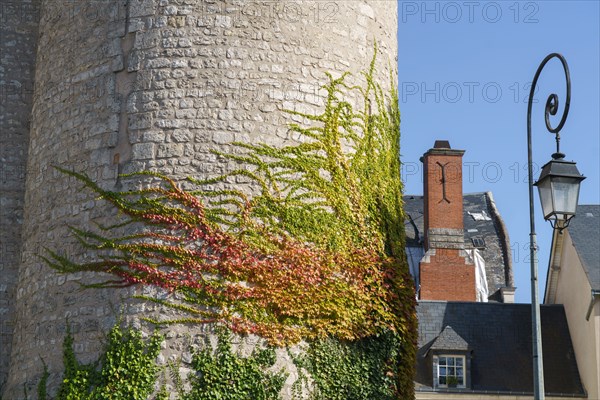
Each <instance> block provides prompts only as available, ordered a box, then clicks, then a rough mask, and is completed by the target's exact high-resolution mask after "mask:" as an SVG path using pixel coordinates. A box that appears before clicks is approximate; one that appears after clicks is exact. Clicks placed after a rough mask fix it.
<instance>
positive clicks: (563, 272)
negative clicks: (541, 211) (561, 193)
mask: <svg viewBox="0 0 600 400" xmlns="http://www.w3.org/2000/svg"><path fill="white" fill-rule="evenodd" d="M599 243H600V205H579V206H578V207H577V214H576V215H575V217H574V218H573V220H572V221H571V223H570V224H569V226H568V227H567V228H566V229H565V230H563V231H562V232H560V231H557V230H555V231H554V234H553V237H552V247H551V253H550V261H549V266H548V278H547V280H546V293H545V296H544V303H545V304H562V305H564V308H565V312H566V315H567V321H568V323H569V330H570V331H571V338H572V340H573V348H574V349H575V356H576V359H577V365H578V366H579V371H580V372H581V381H582V383H583V386H584V387H585V389H586V391H587V394H588V398H590V399H598V398H600V245H599Z"/></svg>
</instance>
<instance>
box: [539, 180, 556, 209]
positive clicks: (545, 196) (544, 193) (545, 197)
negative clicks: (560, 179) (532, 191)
mask: <svg viewBox="0 0 600 400" xmlns="http://www.w3.org/2000/svg"><path fill="white" fill-rule="evenodd" d="M537 187H538V190H539V194H540V202H541V203H542V212H543V213H544V218H545V219H548V217H549V216H550V214H552V210H553V208H554V207H553V206H552V186H551V185H550V179H548V178H545V179H543V180H541V181H539V182H538V183H537Z"/></svg>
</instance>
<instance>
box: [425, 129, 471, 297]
mask: <svg viewBox="0 0 600 400" xmlns="http://www.w3.org/2000/svg"><path fill="white" fill-rule="evenodd" d="M464 153H465V152H464V150H454V149H451V148H450V143H449V142H448V141H446V140H437V141H436V142H435V144H434V146H433V149H429V150H428V151H427V152H426V153H425V154H424V155H423V158H422V159H421V161H422V162H423V171H424V188H423V195H424V223H425V226H424V228H425V256H424V257H423V259H422V260H421V263H420V265H419V267H420V278H421V289H420V298H421V300H447V301H476V300H477V294H476V287H475V266H474V265H473V264H472V263H471V262H470V261H469V258H468V257H467V255H466V253H465V251H464V249H465V242H464V223H463V192H462V156H463V154H464Z"/></svg>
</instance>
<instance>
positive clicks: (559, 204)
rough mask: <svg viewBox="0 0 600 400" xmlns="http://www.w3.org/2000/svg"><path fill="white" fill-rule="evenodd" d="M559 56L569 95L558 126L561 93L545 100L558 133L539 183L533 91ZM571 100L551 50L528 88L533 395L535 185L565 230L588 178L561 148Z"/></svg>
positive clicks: (537, 356) (537, 381) (538, 351)
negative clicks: (534, 149) (534, 150)
mask: <svg viewBox="0 0 600 400" xmlns="http://www.w3.org/2000/svg"><path fill="white" fill-rule="evenodd" d="M555 57H556V58H558V59H559V60H560V62H561V63H562V66H563V69H564V71H565V77H566V80H567V99H566V102H565V109H564V112H563V116H562V118H561V120H560V122H559V123H558V125H557V126H556V127H555V128H552V126H551V125H550V115H556V112H557V111H558V96H557V95H556V94H554V93H553V94H551V95H550V96H548V100H547V101H546V109H545V118H546V129H547V130H548V132H550V133H554V135H555V136H556V153H554V154H552V160H551V161H549V162H548V163H546V164H545V165H544V166H543V167H542V173H541V175H540V177H539V179H538V181H537V182H536V183H533V172H532V164H533V162H532V153H531V109H532V105H533V94H534V91H535V88H536V85H537V81H538V78H539V76H540V73H541V72H542V69H543V68H544V66H545V65H546V64H547V63H548V61H550V60H551V59H552V58H555ZM570 103H571V77H570V75H569V67H568V65H567V61H566V60H565V58H564V57H563V56H562V55H560V54H558V53H552V54H549V55H548V56H546V58H544V60H543V61H542V63H541V64H540V66H539V67H538V69H537V71H536V73H535V76H534V78H533V82H532V84H531V90H530V92H529V103H528V105H527V161H528V173H529V224H530V234H529V237H530V245H529V253H530V260H531V320H532V341H533V374H534V375H533V378H534V388H533V389H534V399H535V400H543V399H544V367H543V365H544V364H543V359H542V337H541V329H540V328H541V326H540V303H539V296H538V261H537V243H536V234H535V221H534V208H533V186H534V185H535V186H537V187H538V190H539V195H540V201H541V203H542V211H543V213H544V219H545V220H547V221H550V224H551V225H552V227H553V228H554V229H558V230H559V231H562V230H563V229H564V228H566V227H567V226H568V225H569V221H570V220H571V218H573V216H575V209H576V208H577V200H578V198H579V184H580V183H581V181H582V180H584V179H585V177H583V176H582V175H581V174H580V173H579V171H578V170H577V167H576V166H575V163H574V162H570V161H565V160H564V157H565V155H564V154H563V153H561V152H560V130H561V129H562V127H563V125H564V124H565V121H566V119H567V115H568V114H569V106H570Z"/></svg>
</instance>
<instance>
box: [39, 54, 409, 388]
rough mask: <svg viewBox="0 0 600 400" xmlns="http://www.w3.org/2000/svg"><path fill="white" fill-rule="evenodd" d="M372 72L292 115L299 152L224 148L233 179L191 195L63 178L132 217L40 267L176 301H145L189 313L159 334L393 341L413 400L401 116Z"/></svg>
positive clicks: (84, 234)
mask: <svg viewBox="0 0 600 400" xmlns="http://www.w3.org/2000/svg"><path fill="white" fill-rule="evenodd" d="M375 61H376V60H375V57H374V58H373V60H372V62H371V65H370V67H369V69H368V70H367V71H366V72H364V73H363V78H364V81H365V82H366V83H365V85H364V86H361V87H353V86H352V87H351V86H349V85H348V84H347V83H346V81H347V74H345V75H343V76H341V77H339V78H334V77H333V76H332V75H328V77H329V83H328V84H326V85H325V86H324V90H325V92H326V97H325V105H324V108H323V110H322V111H321V112H319V113H315V114H307V113H301V112H297V111H291V110H288V111H287V112H288V113H290V114H293V115H296V116H299V117H302V119H303V120H304V121H309V123H308V124H303V125H301V124H291V125H290V126H289V129H290V131H291V132H293V133H296V134H297V135H298V136H299V137H300V138H301V140H300V141H299V142H298V143H295V144H291V145H287V146H282V147H277V146H271V145H267V144H257V145H251V144H248V143H239V142H236V143H232V145H231V146H232V151H230V152H216V154H218V155H219V156H220V157H223V158H225V159H228V160H231V161H235V162H237V163H238V165H239V168H238V169H236V170H234V171H232V172H230V173H228V174H226V175H223V176H219V177H216V178H214V179H207V180H197V179H194V178H189V179H188V186H187V187H188V189H186V190H184V189H183V188H182V187H181V186H180V185H179V184H178V183H177V182H175V181H173V180H172V179H170V178H168V177H166V176H164V175H161V174H157V173H154V172H141V173H136V174H131V175H126V176H124V177H123V178H124V179H125V178H130V179H136V178H138V179H139V178H140V177H144V178H152V179H153V181H152V182H153V183H151V184H150V185H149V186H146V187H144V188H143V189H140V190H136V191H113V190H107V189H104V188H101V187H100V186H99V185H98V184H96V183H95V182H94V181H93V180H92V179H90V178H89V177H88V176H87V175H85V174H81V173H77V172H73V171H68V170H65V169H60V170H61V171H62V172H64V173H65V174H68V175H70V176H72V177H75V178H76V179H77V180H79V181H81V182H82V183H83V184H84V185H85V186H86V187H88V188H89V189H91V190H92V191H94V192H95V193H96V194H97V195H99V196H100V197H101V198H103V199H105V200H106V201H108V202H109V203H110V204H112V205H113V206H114V207H116V208H117V209H118V210H119V211H120V212H121V213H120V214H119V215H122V216H125V218H126V219H125V220H119V221H117V222H116V224H115V225H113V226H109V227H103V226H99V227H98V229H95V230H82V229H77V228H71V230H72V232H73V234H74V235H75V237H77V239H79V241H80V243H81V244H82V245H83V246H84V247H85V248H87V249H89V250H91V251H93V252H95V253H96V254H97V256H98V257H97V260H98V261H95V262H87V263H83V264H79V263H76V262H74V261H73V260H71V259H70V258H69V257H66V256H63V255H60V254H58V253H56V252H53V251H49V252H48V254H47V255H46V256H45V257H44V259H45V260H46V262H47V263H48V265H50V266H51V267H53V268H55V269H57V270H58V271H60V272H63V273H72V272H79V271H96V272H105V273H109V274H111V275H113V277H114V279H111V280H109V281H106V282H103V283H100V284H96V285H93V286H101V287H124V286H130V285H135V284H142V285H150V286H156V287H160V288H164V289H167V290H169V291H171V292H175V293H177V294H178V295H179V296H177V297H178V301H177V302H172V301H169V300H163V299H156V298H148V297H144V298H145V299H147V300H150V301H154V302H157V303H160V304H162V305H165V306H168V307H172V308H174V309H177V310H179V311H181V312H182V313H184V314H187V315H184V316H182V318H178V319H174V320H166V321H165V320H160V321H153V322H156V323H181V322H185V323H196V324H205V323H218V324H222V325H224V326H226V327H228V328H229V329H231V330H232V331H233V332H235V333H240V334H248V333H252V334H257V335H259V336H261V337H263V338H265V339H266V340H267V341H268V342H269V343H270V344H271V345H279V346H282V345H289V344H294V343H297V342H298V341H300V340H302V339H304V340H308V341H310V342H313V343H319V341H320V340H324V339H325V338H335V339H336V340H339V341H356V340H358V341H361V340H363V339H366V338H374V337H382V336H384V335H387V334H389V333H390V332H391V333H392V334H393V335H394V337H396V338H397V339H398V348H399V349H400V354H401V355H402V356H401V357H399V359H400V361H399V362H398V363H396V364H395V366H394V367H393V368H392V369H391V370H393V372H392V375H393V379H394V380H395V381H396V383H395V385H394V388H395V389H394V390H396V391H397V392H398V393H404V394H406V396H405V397H406V398H408V396H409V395H408V394H409V393H412V368H413V366H412V365H413V362H414V344H415V332H416V317H415V310H414V303H415V301H414V290H413V284H412V280H411V278H410V275H409V273H408V268H407V263H406V256H405V254H404V232H403V226H404V224H403V214H402V203H401V199H402V196H401V195H402V193H401V180H400V162H399V135H400V133H399V123H400V114H399V111H398V106H397V104H398V97H397V92H396V90H392V91H391V92H389V93H387V94H385V93H384V92H383V90H382V89H381V87H380V86H379V85H378V84H377V83H376V82H375V81H374V76H375V75H374V73H375ZM392 86H393V85H392ZM348 96H352V97H354V98H355V99H357V100H358V104H359V107H358V109H355V108H354V107H353V105H352V104H351V103H350V102H349V101H348V100H346V98H347V97H348ZM232 177H244V178H246V179H247V180H250V181H251V182H252V186H253V187H254V188H256V189H257V190H258V193H256V194H255V195H254V196H249V195H247V194H246V193H245V192H243V191H242V190H240V189H239V188H237V187H233V188H232V187H231V186H229V185H228V184H227V182H228V180H230V179H231V178H232ZM215 184H219V185H220V186H219V185H215ZM189 185H195V187H192V188H190V187H189ZM215 186H217V187H224V189H221V190H214V187H215ZM140 226H143V229H139V227H140ZM126 229H130V230H129V231H127V230H126ZM131 230H134V232H133V233H131ZM307 369H308V367H307Z"/></svg>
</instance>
